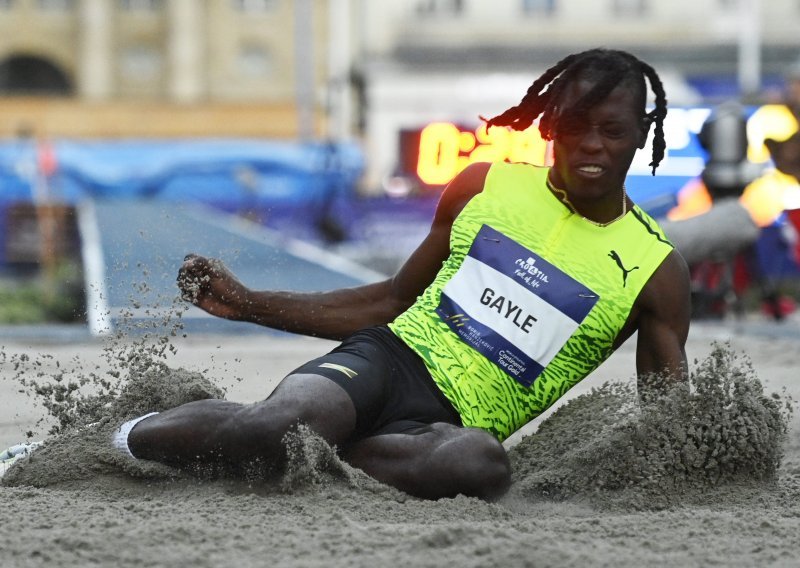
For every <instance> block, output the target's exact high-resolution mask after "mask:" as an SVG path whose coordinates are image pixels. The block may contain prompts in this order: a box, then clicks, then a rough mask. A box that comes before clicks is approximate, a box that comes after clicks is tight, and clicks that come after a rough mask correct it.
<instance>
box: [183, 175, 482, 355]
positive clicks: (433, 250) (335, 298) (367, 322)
mask: <svg viewBox="0 0 800 568" xmlns="http://www.w3.org/2000/svg"><path fill="white" fill-rule="evenodd" d="M488 170H489V164H487V163H479V164H472V165H470V166H469V167H468V168H466V169H465V170H464V171H462V172H461V173H460V174H459V175H458V176H456V177H455V178H454V179H453V181H452V182H450V184H448V186H447V187H446V188H445V190H444V192H443V193H442V197H441V199H440V201H439V204H438V205H437V207H436V213H435V215H434V219H433V223H432V224H431V229H430V231H429V233H428V234H427V236H426V237H425V239H424V240H423V241H422V243H421V244H420V245H419V246H418V247H417V248H416V250H414V252H413V253H412V254H411V256H410V257H409V258H408V260H406V262H405V263H404V264H403V266H402V267H401V268H400V270H399V271H398V272H397V274H395V275H394V276H393V277H391V278H387V279H386V280H383V281H380V282H376V283H373V284H366V285H364V286H358V287H355V288H343V289H339V290H332V291H328V292H290V291H275V290H264V291H254V290H251V289H250V288H248V287H247V286H245V285H244V284H242V283H241V282H240V281H239V280H238V279H237V278H236V276H234V274H233V273H232V272H231V271H230V270H228V268H227V267H225V265H224V264H223V263H222V262H221V261H219V260H216V259H209V258H205V257H202V256H198V255H195V254H189V255H187V256H186V258H185V259H184V262H183V265H182V266H181V268H180V270H179V272H178V287H179V288H180V290H181V296H182V298H183V299H184V300H187V301H189V302H191V303H192V304H194V305H195V306H198V307H199V308H201V309H203V310H205V311H206V312H208V313H210V314H212V315H215V316H218V317H222V318H226V319H231V320H237V321H244V322H250V323H255V324H259V325H263V326H266V327H271V328H273V329H279V330H282V331H288V332H292V333H299V334H303V335H312V336H315V337H324V338H328V339H342V338H344V337H347V336H348V335H350V334H351V333H353V332H355V331H358V330H359V329H363V328H365V327H368V326H371V325H378V324H385V323H388V322H390V321H392V320H393V319H394V318H395V317H397V316H398V315H399V314H401V313H402V312H403V311H405V310H406V309H408V307H409V306H411V304H413V303H414V301H415V300H416V299H417V297H418V296H419V295H420V294H421V293H422V292H423V291H424V290H425V288H426V287H427V286H428V285H429V284H430V283H431V282H433V279H434V278H435V276H436V273H437V272H438V271H439V269H440V268H441V266H442V263H443V262H444V261H445V260H446V259H447V256H448V255H449V254H450V229H451V227H452V225H453V221H454V220H455V218H456V217H457V216H458V214H459V213H460V212H461V209H463V208H464V206H465V205H466V204H467V202H468V201H469V200H470V199H471V198H472V197H473V196H475V195H476V194H477V193H480V191H481V190H482V189H483V183H484V180H485V178H486V173H487V172H488Z"/></svg>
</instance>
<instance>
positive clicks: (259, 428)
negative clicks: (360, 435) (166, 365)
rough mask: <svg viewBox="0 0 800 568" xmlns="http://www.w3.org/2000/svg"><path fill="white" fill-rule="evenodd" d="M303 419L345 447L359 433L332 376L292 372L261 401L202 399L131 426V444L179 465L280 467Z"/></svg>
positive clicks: (143, 454) (141, 454)
mask: <svg viewBox="0 0 800 568" xmlns="http://www.w3.org/2000/svg"><path fill="white" fill-rule="evenodd" d="M298 423H303V424H305V425H307V426H309V427H310V428H311V429H312V430H313V431H315V432H316V433H318V434H319V435H320V436H322V437H323V438H324V439H325V440H326V441H327V442H328V443H329V444H331V445H339V444H342V443H343V442H344V441H345V440H347V438H348V437H349V436H350V435H351V434H352V432H353V428H354V427H355V409H354V407H353V403H352V401H351V400H350V397H349V396H348V395H347V393H346V392H345V391H344V390H343V389H342V388H341V387H340V386H339V385H337V384H336V383H334V382H333V381H331V380H330V379H327V378H325V377H322V376H319V375H311V374H292V375H289V376H288V377H286V378H285V379H284V380H283V381H282V382H281V383H280V384H279V385H278V387H277V388H276V389H275V391H274V392H273V393H272V394H271V395H270V396H269V398H267V399H266V400H264V401H262V402H259V403H255V404H239V403H235V402H228V401H224V400H199V401H195V402H190V403H187V404H184V405H182V406H179V407H176V408H173V409H171V410H167V411H165V412H161V413H159V414H156V415H153V416H151V417H149V418H146V419H145V420H143V421H141V422H139V423H138V424H136V426H134V428H133V430H131V432H130V434H129V435H128V447H129V448H130V450H131V452H132V453H133V455H134V456H135V457H137V458H142V459H149V460H155V461H159V462H162V463H165V464H168V465H172V466H175V467H179V468H180V467H190V466H196V465H198V464H203V463H209V464H219V465H227V466H232V467H234V468H235V467H237V466H246V465H248V464H250V463H252V462H254V461H256V460H259V461H261V462H262V463H268V464H270V465H275V466H280V465H282V462H283V460H284V458H285V455H286V452H285V448H284V445H283V443H282V440H283V437H284V435H285V434H286V433H287V432H288V431H290V430H291V429H293V428H295V427H296V426H297V424H298Z"/></svg>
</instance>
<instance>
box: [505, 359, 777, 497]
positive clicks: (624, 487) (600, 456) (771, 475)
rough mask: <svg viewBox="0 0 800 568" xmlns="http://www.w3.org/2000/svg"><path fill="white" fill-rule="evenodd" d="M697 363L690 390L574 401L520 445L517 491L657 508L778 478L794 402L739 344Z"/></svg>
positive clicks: (609, 388)
mask: <svg viewBox="0 0 800 568" xmlns="http://www.w3.org/2000/svg"><path fill="white" fill-rule="evenodd" d="M695 366H696V369H695V371H694V372H692V373H691V375H690V378H689V385H688V386H689V388H682V387H677V388H673V389H672V390H671V391H670V392H669V393H668V394H667V395H665V396H664V397H661V398H658V399H656V400H654V401H652V402H650V403H648V404H643V405H640V404H639V403H638V401H637V396H636V392H635V389H634V387H633V386H631V385H630V384H629V383H625V384H622V383H606V384H605V385H603V386H602V387H600V388H598V389H595V390H594V391H592V392H591V393H588V394H585V395H582V396H580V397H577V398H576V399H574V400H572V401H570V402H569V403H567V404H566V405H564V406H563V407H562V408H560V409H559V410H558V411H556V412H555V413H554V414H553V415H552V416H551V417H550V418H549V419H548V420H546V421H545V422H543V423H542V425H541V426H540V428H539V430H538V431H537V432H536V433H535V434H534V435H531V436H528V437H526V438H524V439H523V440H522V441H521V442H520V443H519V444H518V445H517V446H516V447H514V448H512V450H511V451H510V458H511V462H512V469H513V472H514V474H513V475H514V481H515V491H516V492H519V493H521V494H523V495H525V496H526V497H528V498H535V499H539V498H546V499H567V498H575V499H583V500H588V501H603V502H606V503H613V502H617V503H618V504H620V505H624V506H626V507H633V508H644V509H649V508H662V507H667V506H670V505H673V504H676V503H679V502H683V501H686V500H693V499H698V498H702V496H703V495H706V494H708V493H709V491H712V492H713V490H714V489H715V488H720V487H723V486H725V485H727V484H733V483H753V482H755V483H760V484H763V483H765V482H771V481H774V480H775V478H776V474H777V471H778V467H779V465H780V463H781V458H782V456H783V443H784V440H785V438H786V434H787V428H788V422H789V419H790V417H791V412H792V406H791V404H792V401H791V400H790V399H788V398H784V397H781V396H778V395H772V396H767V395H766V394H765V393H764V390H763V387H762V385H761V382H760V381H759V380H758V378H757V377H756V375H755V372H754V371H753V369H752V366H751V365H750V363H749V361H748V360H746V359H744V358H742V357H740V356H738V355H737V354H735V353H733V352H732V351H731V349H730V346H727V345H720V344H715V345H714V346H713V350H712V352H711V354H710V355H709V356H708V357H707V358H706V359H705V360H704V361H702V362H700V363H697V362H695Z"/></svg>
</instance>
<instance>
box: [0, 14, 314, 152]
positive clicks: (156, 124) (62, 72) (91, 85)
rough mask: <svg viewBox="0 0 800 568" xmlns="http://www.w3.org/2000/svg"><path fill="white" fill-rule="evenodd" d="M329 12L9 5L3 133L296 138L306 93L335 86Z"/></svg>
mask: <svg viewBox="0 0 800 568" xmlns="http://www.w3.org/2000/svg"><path fill="white" fill-rule="evenodd" d="M327 6H328V2H326V1H324V0H302V1H297V2H289V1H286V0H0V92H2V93H4V94H5V95H7V96H8V95H10V96H13V97H14V99H12V100H5V101H4V102H3V105H2V109H0V134H6V135H8V134H10V133H13V132H14V131H15V130H17V129H19V128H26V129H33V130H35V131H36V132H40V133H42V134H46V135H51V136H58V135H77V136H137V135H144V136H164V135H195V134H197V135H203V134H228V135H237V134H238V135H262V136H272V137H293V136H296V135H297V134H298V132H299V130H301V125H298V116H297V112H296V111H297V106H296V100H297V98H298V89H299V87H298V85H305V87H304V88H305V89H306V91H308V92H311V93H313V91H314V88H315V86H316V85H324V84H325V81H326V76H325V69H326V64H327V61H326V58H325V53H326V52H327ZM298 38H302V39H301V40H299V41H298ZM300 59H302V61H303V63H302V64H300V63H299V61H300ZM309 85H310V86H309ZM312 96H313V95H312ZM43 97H44V98H43ZM245 111H246V112H245Z"/></svg>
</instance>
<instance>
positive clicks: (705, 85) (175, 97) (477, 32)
mask: <svg viewBox="0 0 800 568" xmlns="http://www.w3.org/2000/svg"><path fill="white" fill-rule="evenodd" d="M798 29H800V2H797V0H769V1H759V0H673V1H671V2H658V1H656V0H595V1H591V2H589V1H585V0H493V1H491V2H488V1H479V0H400V1H395V2H376V1H371V2H370V1H368V0H294V1H289V0H0V324H8V325H12V326H13V325H16V326H24V325H27V324H34V323H41V322H50V323H53V322H62V323H63V322H67V323H71V324H72V325H73V326H75V327H73V328H72V329H73V330H76V329H85V330H86V333H89V334H94V335H102V334H104V333H108V332H109V331H111V330H113V329H114V327H115V325H118V322H119V321H120V320H121V319H125V318H127V319H129V320H130V319H137V318H138V319H139V320H141V321H147V320H148V319H152V318H154V317H161V316H163V310H164V305H166V304H169V301H170V300H169V299H170V298H173V299H174V295H175V294H176V292H177V290H176V289H175V286H174V277H175V274H176V272H177V268H178V266H179V265H180V262H181V261H182V258H183V255H184V254H186V253H188V252H198V253H201V254H207V255H211V256H219V257H221V258H223V259H224V260H225V261H226V262H227V263H228V264H229V265H230V266H231V268H232V269H234V271H236V273H237V274H239V276H240V277H241V278H242V280H243V281H245V283H247V284H249V285H251V286H253V287H256V288H258V287H282V288H291V289H325V288H334V287H339V286H347V285H355V284H359V283H361V282H367V281H372V280H376V279H378V278H381V277H383V276H384V275H386V274H391V273H392V272H393V271H394V270H396V269H397V267H398V266H399V264H400V263H401V262H402V260H403V259H404V258H405V256H406V255H407V254H408V253H409V252H410V251H411V250H413V248H414V247H415V246H416V245H417V244H418V243H419V241H420V240H421V239H422V238H423V236H424V234H425V231H426V230H427V227H428V224H429V221H430V218H431V215H432V213H433V209H434V207H435V204H436V201H437V199H438V196H439V194H440V193H441V190H442V188H443V187H444V185H446V183H447V182H448V181H449V180H450V179H452V177H453V176H454V175H455V174H456V173H457V172H458V171H460V170H461V169H463V167H465V166H466V165H467V164H469V163H470V162H472V161H494V160H510V161H527V162H532V163H541V164H545V163H547V160H548V147H547V144H546V143H545V142H544V141H542V140H541V138H540V137H539V134H538V131H537V130H536V128H535V127H534V128H531V129H529V130H528V131H526V132H522V133H511V132H508V131H505V130H502V129H498V128H495V129H492V130H491V131H490V132H489V133H487V132H486V131H485V129H484V128H482V126H481V121H480V120H479V119H478V115H479V114H480V115H484V116H492V115H494V114H497V113H499V112H502V111H503V110H505V109H506V108H508V107H510V106H513V105H515V104H516V103H517V102H518V101H519V99H520V98H521V97H522V96H523V95H524V93H525V91H526V90H527V88H528V86H529V85H530V83H531V82H532V81H533V80H534V79H535V78H536V77H538V76H539V75H540V74H541V73H542V72H543V71H544V70H545V69H546V68H548V67H549V66H551V65H552V64H554V63H555V62H557V61H558V60H559V59H560V58H561V57H563V56H565V55H567V54H569V53H573V52H576V51H581V50H584V49H588V48H592V47H597V46H604V47H611V48H620V49H625V50H628V51H630V52H632V53H634V54H635V55H637V56H639V57H640V58H641V59H643V60H645V61H646V62H648V63H650V64H651V65H652V66H653V67H655V68H656V70H657V71H658V73H659V74H660V76H661V77H662V80H663V81H664V83H665V88H666V92H667V96H668V99H669V104H670V111H669V114H668V117H667V122H666V125H665V130H666V138H667V146H668V148H667V156H666V159H665V160H664V162H663V163H662V165H661V166H660V168H659V170H658V173H657V175H656V176H655V177H653V176H651V175H650V171H649V168H648V166H647V164H648V162H649V161H650V149H649V148H645V149H644V150H643V151H642V152H640V154H639V155H638V156H637V158H636V160H635V162H634V165H633V168H632V170H631V175H630V178H629V181H628V191H629V194H630V195H631V197H632V198H633V199H634V200H635V201H636V202H637V203H638V204H639V205H640V206H641V207H643V208H644V209H645V210H647V211H648V212H649V213H651V214H652V215H653V216H655V217H657V218H658V219H660V220H663V221H664V224H665V228H666V229H668V233H669V234H670V236H671V237H673V240H674V241H675V243H676V245H678V248H679V249H680V250H681V251H682V252H683V253H684V256H686V257H687V260H688V261H689V262H690V265H691V268H692V277H693V286H694V296H695V298H694V299H695V317H697V318H728V317H738V318H743V317H763V318H768V319H772V320H775V321H782V320H784V319H786V318H787V317H790V316H791V315H792V314H793V313H794V309H795V307H794V304H795V301H796V300H797V299H798V298H800V295H799V294H798V292H799V291H800V286H799V285H798V281H800V269H799V268H798V238H797V228H798V223H800V221H798V219H797V210H798V208H800V187H798V181H797V177H798V175H800V141H799V140H798V134H797V131H798V123H797V118H798V113H799V112H800V39H798V34H797V30H798ZM742 211H744V212H745V214H744V215H742V214H741V213H742ZM159 309H160V310H162V311H161V312H159ZM190 321H191V322H194V323H193V324H192V325H195V328H194V329H196V330H198V331H200V330H203V329H214V330H215V331H219V330H220V329H223V328H221V327H214V326H221V325H224V322H214V323H212V322H210V318H206V317H204V315H203V314H201V313H196V310H195V311H192V310H190V311H189V312H187V314H186V315H185V316H184V324H182V325H189V324H188V323H186V322H190ZM232 325H233V324H232ZM190 327H191V326H190ZM231 329H232V328H231Z"/></svg>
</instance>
